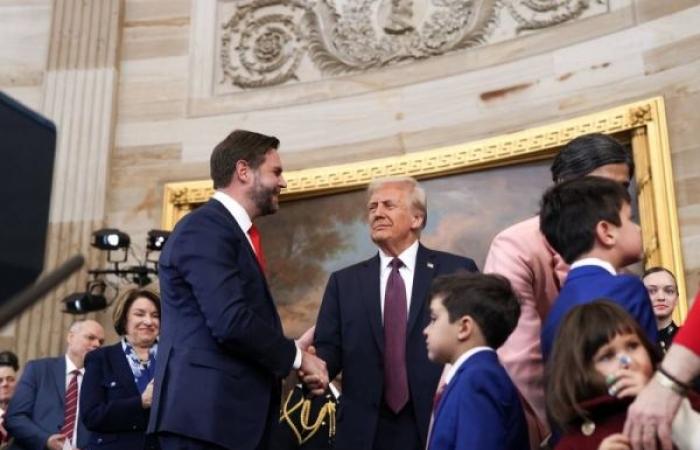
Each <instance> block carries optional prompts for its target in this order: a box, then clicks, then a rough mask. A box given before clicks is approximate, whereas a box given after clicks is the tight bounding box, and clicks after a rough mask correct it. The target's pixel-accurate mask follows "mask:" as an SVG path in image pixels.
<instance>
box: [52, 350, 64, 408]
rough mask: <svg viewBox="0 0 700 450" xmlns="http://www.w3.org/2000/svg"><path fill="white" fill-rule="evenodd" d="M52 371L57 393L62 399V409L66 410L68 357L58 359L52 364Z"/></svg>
mask: <svg viewBox="0 0 700 450" xmlns="http://www.w3.org/2000/svg"><path fill="white" fill-rule="evenodd" d="M51 371H52V372H53V379H54V382H55V383H56V392H57V394H58V397H59V398H60V399H61V408H65V401H66V357H65V356H63V357H60V358H56V362H55V364H52V367H51Z"/></svg>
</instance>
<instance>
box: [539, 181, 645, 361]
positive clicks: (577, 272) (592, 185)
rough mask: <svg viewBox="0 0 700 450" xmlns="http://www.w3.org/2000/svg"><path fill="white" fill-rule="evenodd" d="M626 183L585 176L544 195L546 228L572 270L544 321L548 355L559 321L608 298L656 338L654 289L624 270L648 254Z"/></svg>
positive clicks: (544, 347) (544, 345) (543, 341)
mask: <svg viewBox="0 0 700 450" xmlns="http://www.w3.org/2000/svg"><path fill="white" fill-rule="evenodd" d="M630 203H631V198H630V195H629V192H627V189H626V188H625V186H623V185H622V184H620V183H618V182H615V181H612V180H608V179H604V178H600V177H593V176H589V177H583V178H579V179H575V180H570V181H566V182H563V183H561V184H558V185H556V186H554V187H552V188H551V189H549V190H548V191H547V192H545V194H544V196H543V197H542V208H541V211H540V229H541V230H542V233H543V234H544V235H545V237H546V238H547V241H549V243H550V245H551V246H552V248H554V249H555V250H556V251H557V252H558V253H559V254H560V255H561V256H562V257H563V258H564V259H565V260H566V262H567V263H569V264H571V270H570V271H569V274H568V276H567V278H566V281H565V282H564V285H563V286H562V289H561V291H560V292H559V296H558V297H557V298H556V300H555V301H554V306H553V307H552V309H551V311H550V312H549V315H548V316H547V318H546V320H545V323H544V326H543V327H542V339H541V345H542V355H543V356H544V359H545V360H546V359H547V357H548V356H549V354H550V352H551V349H552V345H553V341H554V336H555V335H556V332H557V328H558V327H559V322H561V319H562V318H563V317H564V315H565V314H566V313H567V312H568V311H569V310H570V309H572V308H573V307H574V306H576V305H580V304H584V303H589V302H592V301H594V300H597V299H600V298H606V299H609V300H612V301H614V302H615V303H617V304H619V305H620V306H622V307H623V308H624V309H625V310H627V312H629V313H630V314H631V315H632V317H634V318H635V319H636V320H637V321H638V322H639V324H640V325H641V326H642V328H643V329H644V330H645V331H646V333H647V335H648V336H649V339H650V340H651V341H652V342H656V321H655V319H654V311H653V310H652V308H651V302H650V300H649V294H648V293H647V290H646V288H645V287H644V284H643V283H642V281H641V280H640V279H639V277H637V276H635V275H630V274H618V271H619V270H620V269H621V268H623V267H626V266H628V265H630V264H634V263H636V262H638V261H639V260H640V258H641V255H642V237H641V231H640V228H639V225H637V224H636V223H634V222H633V221H632V208H631V206H630Z"/></svg>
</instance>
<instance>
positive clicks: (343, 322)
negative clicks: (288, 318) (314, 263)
mask: <svg viewBox="0 0 700 450" xmlns="http://www.w3.org/2000/svg"><path fill="white" fill-rule="evenodd" d="M426 205H427V202H426V194H425V191H424V190H423V189H422V188H421V187H420V186H419V185H418V183H417V182H416V180H414V179H413V178H410V177H394V178H385V179H380V180H375V181H373V182H372V183H371V184H370V186H369V188H368V202H367V215H368V221H369V226H370V234H371V237H372V241H374V243H375V244H376V245H377V247H378V248H379V252H378V254H376V255H375V256H374V257H372V258H370V259H368V260H366V261H362V262H360V263H358V264H355V265H352V266H350V267H346V268H345V269H342V270H340V271H338V272H335V273H333V274H332V275H331V277H330V279H329V280H328V285H327V286H326V292H325V294H324V296H323V302H322V304H321V310H320V312H319V315H318V321H317V323H316V334H315V338H314V343H315V345H316V351H317V354H318V355H319V356H320V357H321V358H323V359H324V360H325V361H326V363H327V364H328V372H329V374H330V376H331V377H334V376H335V375H336V374H337V373H339V372H341V371H342V372H343V394H342V397H341V399H340V406H339V409H338V412H337V423H338V425H337V433H336V439H335V449H336V450H369V449H372V450H395V449H401V450H422V449H424V448H425V443H426V438H427V434H428V422H429V421H430V412H431V410H432V403H433V394H435V389H436V387H437V384H438V380H439V378H440V373H441V372H442V366H441V365H439V364H436V363H433V362H431V361H429V360H428V354H427V350H426V347H425V340H424V339H423V335H422V334H421V333H422V330H423V328H425V326H426V325H427V323H428V313H429V311H428V308H427V306H426V298H427V296H428V292H429V289H430V284H431V282H432V280H433V278H434V277H436V276H438V275H443V274H449V273H453V272H456V271H459V270H467V271H470V272H474V271H476V270H477V268H476V265H475V264H474V261H472V260H471V259H469V258H463V257H461V256H456V255H452V254H449V253H444V252H438V251H435V250H431V249H428V248H426V247H424V246H423V245H421V244H420V242H419V240H418V239H419V237H420V233H421V230H422V229H423V228H424V227H425V223H426V222H425V221H426V217H427V206H426Z"/></svg>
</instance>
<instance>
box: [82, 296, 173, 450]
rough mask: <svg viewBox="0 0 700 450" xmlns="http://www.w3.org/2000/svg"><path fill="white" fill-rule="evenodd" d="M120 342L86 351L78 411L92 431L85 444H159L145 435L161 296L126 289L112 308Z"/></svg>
mask: <svg viewBox="0 0 700 450" xmlns="http://www.w3.org/2000/svg"><path fill="white" fill-rule="evenodd" d="M114 329H115V330H116V332H117V334H119V335H120V336H121V339H120V341H119V342H118V343H116V344H114V345H110V346H107V347H102V348H100V349H98V350H95V351H92V352H90V353H89V355H88V357H86V358H85V376H84V378H83V384H82V387H81V389H80V416H81V417H82V419H83V422H84V423H85V426H86V427H87V428H88V429H89V430H90V431H92V433H91V436H90V441H89V443H88V446H87V448H86V449H85V450H93V449H95V450H96V449H100V450H103V449H105V450H107V449H113V450H124V449H129V450H132V449H133V450H141V449H144V450H157V449H158V441H157V439H156V438H155V437H153V436H147V435H146V427H147V426H148V415H149V413H150V410H151V399H152V396H153V376H154V374H155V366H156V356H157V353H158V342H157V339H158V332H159V331H160V298H159V297H158V295H157V294H155V293H153V292H151V291H149V290H146V289H134V290H131V291H129V292H127V293H126V295H125V296H124V297H123V299H122V301H121V302H120V303H119V304H118V305H117V307H116V308H115V310H114Z"/></svg>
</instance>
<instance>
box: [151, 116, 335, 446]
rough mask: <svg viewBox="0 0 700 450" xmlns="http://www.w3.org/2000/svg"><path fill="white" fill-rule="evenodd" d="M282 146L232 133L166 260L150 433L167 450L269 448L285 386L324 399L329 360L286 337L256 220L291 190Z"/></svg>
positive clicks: (179, 226) (162, 267)
mask: <svg viewBox="0 0 700 450" xmlns="http://www.w3.org/2000/svg"><path fill="white" fill-rule="evenodd" d="M278 145H279V141H278V140H277V139H276V138H274V137H271V136H265V135H262V134H259V133H254V132H250V131H244V130H236V131H234V132H232V133H231V134H230V135H229V136H228V137H227V138H226V139H224V140H223V141H222V142H221V143H220V144H219V145H217V146H216V148H215V149H214V151H213V152H212V156H211V176H212V179H213V181H214V189H216V193H215V194H214V196H213V198H212V199H211V200H209V202H207V203H206V204H204V205H203V206H201V207H200V208H198V209H196V210H195V211H193V212H192V213H190V214H188V215H187V216H185V217H184V218H183V219H182V220H181V221H180V222H179V223H178V224H177V226H176V227H175V229H174V231H173V233H172V234H171V235H170V238H169V239H168V242H167V244H166V245H165V247H164V248H163V250H162V252H161V257H160V269H159V271H160V273H159V278H160V288H161V296H162V319H161V335H160V341H159V348H158V365H157V367H156V375H155V384H154V394H153V404H152V407H151V417H150V422H149V427H148V432H156V433H158V438H159V441H160V445H161V448H162V450H205V449H206V450H219V449H229V450H233V449H236V450H264V449H267V448H268V440H269V437H270V434H271V430H272V426H273V424H274V423H275V422H276V421H277V420H278V419H279V402H280V394H281V392H280V391H281V379H282V377H284V376H286V375H287V374H288V373H289V371H290V370H292V369H300V370H301V372H302V373H303V377H304V381H305V382H307V384H309V385H310V386H311V388H312V391H314V392H316V393H319V394H320V393H323V391H324V390H325V388H326V386H327V385H328V375H327V372H326V369H325V364H324V363H323V361H321V360H320V359H318V358H317V357H316V356H314V355H313V354H311V353H307V352H306V351H305V349H302V348H300V346H299V345H296V344H295V342H294V341H293V340H291V339H288V338H286V337H285V336H284V334H283V332H282V324H281V322H280V318H279V315H278V313H277V310H276V308H275V305H274V303H273V299H272V296H271V294H270V291H269V288H268V285H267V282H266V280H265V274H264V269H265V258H264V257H263V254H262V247H261V243H260V241H261V236H260V234H259V233H258V231H257V227H256V226H255V225H254V224H253V221H254V220H255V219H256V218H257V217H260V216H263V215H266V214H272V213H274V212H276V211H277V209H278V207H279V204H278V198H279V194H280V190H281V189H282V188H284V187H285V186H286V182H285V181H284V177H283V176H282V163H281V161H280V157H279V154H278V153H277V147H278Z"/></svg>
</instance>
